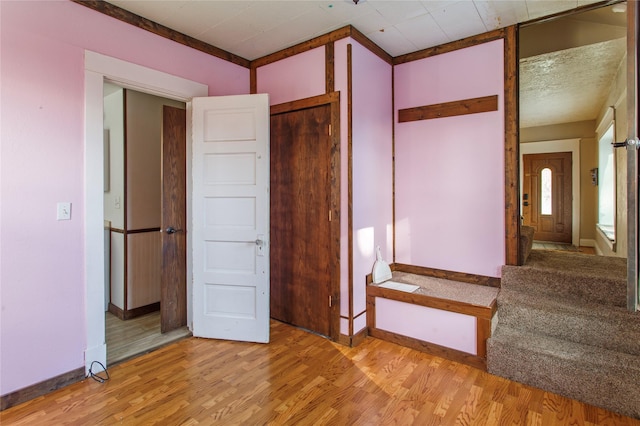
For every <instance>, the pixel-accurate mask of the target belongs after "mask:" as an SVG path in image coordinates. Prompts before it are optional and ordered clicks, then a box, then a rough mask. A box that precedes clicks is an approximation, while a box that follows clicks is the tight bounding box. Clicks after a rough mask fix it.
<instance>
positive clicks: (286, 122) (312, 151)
mask: <svg viewBox="0 0 640 426" xmlns="http://www.w3.org/2000/svg"><path fill="white" fill-rule="evenodd" d="M330 112H331V109H330V106H329V105H321V106H316V107H313V108H307V109H303V110H297V111H291V112H286V113H282V114H277V115H273V116H272V118H271V152H272V156H271V316H272V317H273V318H276V319H278V320H281V321H284V322H287V323H290V324H294V325H297V326H300V327H304V328H307V329H309V330H312V331H315V332H317V333H320V334H323V335H327V336H328V335H330V332H331V321H330V320H331V316H330V308H329V295H330V281H331V274H330V252H331V247H330V235H331V234H330V224H329V218H328V214H329V205H330V194H331V186H330V171H331V164H330V158H331V140H330V137H329V134H328V128H329V124H330V122H331V121H330V120H331V114H330Z"/></svg>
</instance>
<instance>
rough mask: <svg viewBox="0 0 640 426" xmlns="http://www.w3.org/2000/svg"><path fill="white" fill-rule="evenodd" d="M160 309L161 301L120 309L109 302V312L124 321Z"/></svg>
mask: <svg viewBox="0 0 640 426" xmlns="http://www.w3.org/2000/svg"><path fill="white" fill-rule="evenodd" d="M159 310H160V302H155V303H151V304H150V305H145V306H140V307H137V308H134V309H120V308H119V307H117V306H116V305H114V304H113V303H109V312H110V313H112V314H113V315H115V316H116V317H118V319H120V320H122V321H126V320H130V319H131V318H136V317H141V316H143V315H146V314H150V313H151V312H156V311H159Z"/></svg>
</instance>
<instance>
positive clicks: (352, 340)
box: [338, 327, 369, 348]
mask: <svg viewBox="0 0 640 426" xmlns="http://www.w3.org/2000/svg"><path fill="white" fill-rule="evenodd" d="M368 335H369V330H368V328H367V327H365V328H363V329H362V330H360V331H359V332H357V333H356V334H354V335H353V336H347V335H346V334H341V335H340V337H338V343H340V344H341V345H345V346H349V347H350V348H355V347H356V346H358V345H359V344H360V343H362V341H363V340H364V339H366V337H367V336H368Z"/></svg>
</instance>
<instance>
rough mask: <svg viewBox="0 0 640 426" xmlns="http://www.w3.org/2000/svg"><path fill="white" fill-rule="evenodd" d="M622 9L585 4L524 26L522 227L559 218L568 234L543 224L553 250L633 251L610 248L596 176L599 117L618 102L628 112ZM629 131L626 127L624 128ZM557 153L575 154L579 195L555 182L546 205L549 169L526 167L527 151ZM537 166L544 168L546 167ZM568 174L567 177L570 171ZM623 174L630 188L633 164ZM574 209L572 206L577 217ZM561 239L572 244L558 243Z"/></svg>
mask: <svg viewBox="0 0 640 426" xmlns="http://www.w3.org/2000/svg"><path fill="white" fill-rule="evenodd" d="M619 10H620V8H619V7H617V8H614V7H613V6H606V7H601V8H597V9H592V10H584V11H581V12H578V13H574V14H570V15H566V16H563V17H559V18H556V19H554V20H546V21H541V22H536V23H532V24H529V25H524V26H522V27H521V29H520V33H519V35H520V37H519V43H520V44H519V75H520V87H519V97H520V152H521V167H520V170H521V174H520V188H521V192H520V193H521V200H520V203H521V204H520V206H521V212H522V221H523V225H531V221H532V220H534V222H535V223H534V225H535V226H536V227H538V226H542V225H541V223H540V222H539V221H538V219H540V220H544V221H547V222H548V223H547V225H549V226H552V225H551V222H553V227H554V228H555V229H554V231H559V230H560V228H564V229H562V231H563V233H564V236H563V237H560V236H559V234H558V232H552V233H549V232H540V231H539V230H536V231H537V232H536V236H535V237H534V238H535V242H534V248H535V247H536V243H537V247H538V248H542V249H544V246H545V245H550V246H549V247H550V248H556V249H558V248H560V249H562V248H566V249H567V250H568V251H582V252H586V253H595V254H599V255H605V256H617V257H626V255H627V253H626V250H617V251H615V252H614V251H611V250H610V249H609V248H608V247H607V245H606V244H604V242H603V241H602V239H601V237H600V234H599V233H598V231H597V229H598V228H597V220H598V195H597V194H598V188H597V183H594V180H593V179H592V175H593V173H594V170H597V168H598V144H597V138H598V136H597V135H598V128H599V123H600V122H601V121H602V120H603V119H604V118H605V117H606V115H607V111H608V110H609V109H610V108H611V107H614V108H616V109H618V110H619V114H617V116H619V115H625V116H626V66H625V64H626V55H625V54H626V33H627V28H626V27H627V24H626V13H620V12H619ZM618 124H619V125H620V126H623V124H622V123H618ZM624 126H626V118H625V124H624ZM625 133H626V130H625V131H622V132H621V133H620V134H625ZM558 152H571V155H572V158H571V160H568V161H571V170H572V172H571V177H572V179H573V182H572V183H571V186H570V190H571V192H572V194H571V197H568V196H567V194H566V191H568V190H569V187H568V186H566V185H565V184H558V183H557V182H555V185H552V187H551V188H550V192H549V195H550V197H551V198H549V200H550V201H553V202H552V203H551V204H545V205H542V204H541V203H540V202H539V201H540V200H539V199H538V198H539V197H540V196H541V194H540V193H536V194H533V193H532V190H533V189H536V188H539V187H540V186H541V185H542V175H541V174H539V173H531V171H527V170H523V168H525V164H524V162H523V160H524V156H526V155H528V154H535V155H542V156H544V155H549V156H557V153H558ZM551 153H553V154H551ZM619 155H621V156H622V155H624V153H623V152H620V153H619ZM530 158H531V157H530ZM540 164H541V163H539V164H538V165H540ZM538 168H539V169H540V170H538V171H542V169H544V168H545V167H542V166H540V167H538ZM552 169H553V167H551V168H549V171H553V170H552ZM556 172H557V170H556ZM554 176H555V175H554ZM565 176H568V175H567V174H566V173H565ZM532 179H533V180H534V181H535V182H534V184H533V187H532V183H531V182H532ZM618 180H619V182H620V183H619V185H618V191H619V192H622V191H626V186H625V184H624V183H623V181H624V182H626V170H618ZM550 182H551V181H550ZM551 183H554V182H551ZM532 188H533V189H532ZM563 191H564V193H563ZM531 197H535V199H533V200H532V198H531ZM532 204H535V205H532ZM545 206H546V207H551V209H552V211H549V212H546V213H548V214H545V212H543V210H542V209H543V207H545ZM556 207H557V209H556ZM568 207H571V208H572V214H571V215H568V209H567V208H568ZM532 209H536V210H535V211H532ZM560 211H562V212H563V213H564V214H565V217H564V219H560V221H561V222H558V218H556V217H555V216H554V215H555V214H556V213H559V212H560ZM616 214H617V216H618V223H621V224H622V223H626V205H623V203H621V202H620V203H618V206H617V213H616ZM569 222H570V223H569ZM567 226H570V229H567ZM623 238H626V237H623ZM555 244H563V245H564V244H566V245H567V247H563V246H553V245H555ZM624 246H625V247H626V243H625V244H624Z"/></svg>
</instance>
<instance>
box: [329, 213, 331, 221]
mask: <svg viewBox="0 0 640 426" xmlns="http://www.w3.org/2000/svg"><path fill="white" fill-rule="evenodd" d="M329 222H331V210H329Z"/></svg>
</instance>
